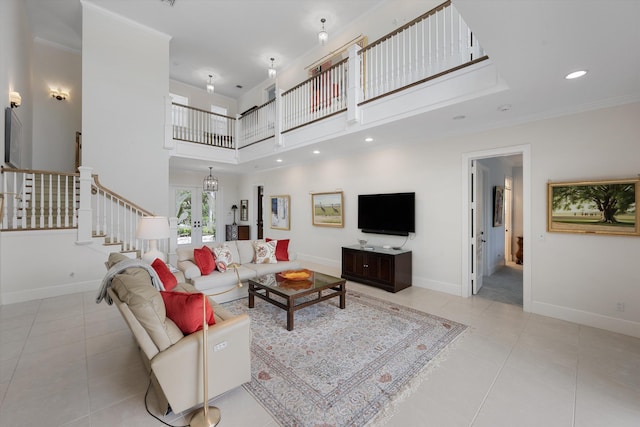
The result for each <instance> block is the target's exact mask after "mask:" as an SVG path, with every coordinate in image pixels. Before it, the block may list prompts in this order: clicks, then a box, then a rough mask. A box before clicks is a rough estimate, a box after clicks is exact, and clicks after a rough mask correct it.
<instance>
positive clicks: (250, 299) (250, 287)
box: [249, 283, 256, 308]
mask: <svg viewBox="0 0 640 427" xmlns="http://www.w3.org/2000/svg"><path fill="white" fill-rule="evenodd" d="M254 292H255V288H254V287H253V284H251V283H249V308H253V306H254V305H255V298H256V297H255V296H253V293H254Z"/></svg>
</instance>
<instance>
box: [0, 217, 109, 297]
mask: <svg viewBox="0 0 640 427" xmlns="http://www.w3.org/2000/svg"><path fill="white" fill-rule="evenodd" d="M0 234H1V239H0V251H1V253H2V269H1V270H0V283H2V287H1V289H0V290H1V294H0V298H1V302H2V304H12V303H16V302H22V301H29V300H33V299H39V298H47V297H53V296H57V295H65V294H69V293H74V292H86V291H96V292H97V290H98V287H99V284H100V282H101V279H102V277H103V276H104V273H106V269H105V267H104V262H105V261H106V260H107V256H108V253H109V251H110V250H111V249H110V247H109V246H104V245H103V244H102V243H104V240H103V241H102V242H100V241H99V240H96V242H95V243H94V244H92V245H76V244H75V242H76V240H77V238H78V236H77V230H51V231H20V232H9V233H0Z"/></svg>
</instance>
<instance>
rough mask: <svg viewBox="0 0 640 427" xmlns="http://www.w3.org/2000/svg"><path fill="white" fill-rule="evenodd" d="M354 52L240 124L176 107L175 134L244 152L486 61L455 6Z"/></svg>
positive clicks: (433, 12)
mask: <svg viewBox="0 0 640 427" xmlns="http://www.w3.org/2000/svg"><path fill="white" fill-rule="evenodd" d="M348 52H349V56H348V58H345V59H343V60H341V61H339V62H338V63H336V64H333V65H332V66H331V67H329V68H327V69H326V70H320V72H319V73H318V74H317V75H314V76H312V77H311V78H309V79H307V80H305V81H304V82H302V83H300V84H298V85H296V86H294V87H293V88H291V89H289V90H287V91H285V92H283V93H282V94H281V95H279V94H278V93H276V98H275V99H274V100H272V101H270V102H267V103H266V104H264V105H262V106H260V107H256V108H255V109H253V110H251V111H249V112H247V113H245V114H244V115H243V116H242V117H240V118H239V119H238V120H236V119H234V118H232V117H228V116H222V115H219V114H214V113H210V112H208V111H204V110H199V109H197V108H193V107H188V106H186V105H180V104H173V137H174V139H177V140H183V141H190V142H197V143H201V144H207V145H211V146H215V147H221V148H233V149H241V148H245V147H248V146H250V145H253V144H256V143H259V142H261V141H264V140H267V139H270V138H273V137H275V138H276V139H278V138H280V134H284V133H286V132H289V131H292V130H294V129H297V128H300V127H302V126H305V125H308V124H311V123H314V122H316V121H318V120H322V119H326V118H328V117H331V116H334V115H336V114H339V113H342V112H345V111H346V112H347V118H348V120H350V121H352V122H353V121H357V120H358V117H359V114H358V109H359V108H360V106H362V105H364V104H366V103H369V102H372V101H375V100H377V99H379V98H382V97H384V96H389V95H392V94H394V93H396V92H398V91H401V90H404V89H408V88H410V87H413V86H416V85H418V84H421V83H424V82H426V81H429V80H431V79H435V78H437V77H440V76H442V75H444V74H446V73H450V72H453V71H456V70H459V69H461V68H464V67H467V66H469V65H473V64H475V63H477V62H480V61H482V60H484V59H487V56H486V55H485V53H484V50H483V49H482V47H481V46H480V44H479V43H478V41H477V40H476V39H475V37H474V36H473V33H472V32H471V29H470V28H469V27H468V26H467V24H466V23H465V22H464V20H463V19H462V17H461V16H460V14H459V13H458V11H457V10H456V8H455V7H454V6H453V5H452V4H451V1H447V2H445V3H443V4H441V5H440V6H438V7H436V8H434V9H432V10H430V11H429V12H427V13H425V14H423V15H421V16H419V17H418V18H416V19H414V20H413V21H411V22H409V23H407V24H405V25H403V26H402V27H400V28H398V29H397V30H395V31H393V32H391V33H389V34H387V35H386V36H384V37H382V38H380V39H378V40H376V41H374V42H373V43H370V44H369V45H367V46H366V47H364V48H362V49H360V48H359V47H357V46H352V47H351V48H349V50H348ZM236 136H237V138H236Z"/></svg>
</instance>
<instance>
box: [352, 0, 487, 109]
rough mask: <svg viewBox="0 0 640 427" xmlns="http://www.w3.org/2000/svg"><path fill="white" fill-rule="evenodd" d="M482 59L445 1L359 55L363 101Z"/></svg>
mask: <svg viewBox="0 0 640 427" xmlns="http://www.w3.org/2000/svg"><path fill="white" fill-rule="evenodd" d="M483 56H484V51H483V49H482V47H481V46H480V45H479V44H478V43H477V41H476V40H475V39H474V37H473V33H472V32H471V29H470V28H469V27H468V26H467V24H466V23H465V22H464V20H463V19H462V16H460V14H459V13H458V11H457V10H456V9H455V7H454V6H453V5H451V2H450V1H447V2H445V3H443V4H441V5H440V6H438V7H436V8H434V9H432V10H430V11H429V12H427V13H425V14H424V15H422V16H420V17H418V18H416V19H414V20H413V21H411V22H409V23H407V24H406V25H404V26H402V27H401V28H398V29H397V30H395V31H393V32H392V33H389V34H387V35H386V36H384V37H382V38H380V39H378V40H376V41H375V42H373V43H371V44H369V45H368V46H366V47H365V48H363V49H362V50H361V51H360V52H359V57H360V69H361V82H360V83H361V88H362V100H363V102H368V101H371V100H374V99H377V98H379V97H381V96H385V95H389V94H391V93H393V92H396V91H398V90H400V89H403V88H407V87H410V86H413V85H416V84H419V83H422V82H424V81H427V80H429V79H430V78H432V77H434V76H439V75H440V74H442V73H443V72H448V71H452V70H455V69H457V68H459V67H460V66H462V65H468V64H470V63H473V61H474V60H475V59H478V58H481V57H483Z"/></svg>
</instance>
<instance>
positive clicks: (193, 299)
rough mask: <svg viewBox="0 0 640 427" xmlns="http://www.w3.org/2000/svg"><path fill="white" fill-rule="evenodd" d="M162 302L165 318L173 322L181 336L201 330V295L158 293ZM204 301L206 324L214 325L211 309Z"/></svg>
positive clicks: (207, 301)
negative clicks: (165, 312) (165, 313)
mask: <svg viewBox="0 0 640 427" xmlns="http://www.w3.org/2000/svg"><path fill="white" fill-rule="evenodd" d="M160 295H162V299H163V300H164V307H165V310H166V311H167V317H168V318H169V319H171V320H173V323H175V324H176V325H177V326H178V328H180V330H181V331H182V333H183V334H191V333H193V332H196V331H199V330H200V329H202V299H203V298H202V297H203V295H202V294H201V293H189V292H165V291H160ZM204 300H205V301H206V310H207V314H206V317H207V324H208V325H215V324H216V319H215V317H214V316H213V308H211V304H209V298H206V297H205V298H204Z"/></svg>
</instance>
